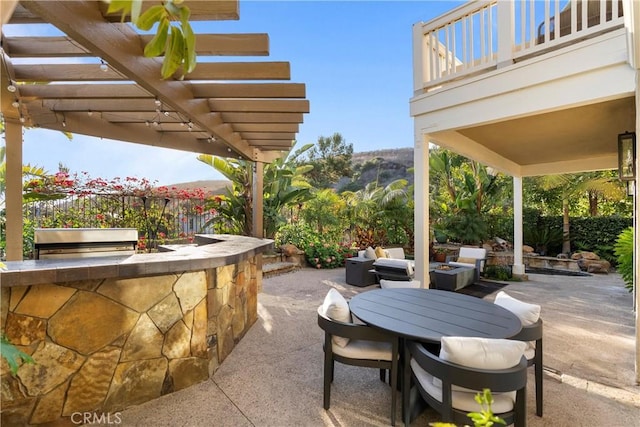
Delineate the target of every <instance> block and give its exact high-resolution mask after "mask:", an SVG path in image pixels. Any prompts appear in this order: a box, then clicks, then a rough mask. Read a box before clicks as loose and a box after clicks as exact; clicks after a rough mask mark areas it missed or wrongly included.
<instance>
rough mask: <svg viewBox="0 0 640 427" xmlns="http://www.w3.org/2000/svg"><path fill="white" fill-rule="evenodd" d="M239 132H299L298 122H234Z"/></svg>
mask: <svg viewBox="0 0 640 427" xmlns="http://www.w3.org/2000/svg"><path fill="white" fill-rule="evenodd" d="M233 127H234V129H235V130H236V131H237V132H294V133H297V132H298V130H299V128H300V126H299V124H298V123H234V125H233Z"/></svg>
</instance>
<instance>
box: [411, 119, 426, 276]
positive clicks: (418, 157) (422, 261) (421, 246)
mask: <svg viewBox="0 0 640 427" xmlns="http://www.w3.org/2000/svg"><path fill="white" fill-rule="evenodd" d="M414 135H415V146H414V149H413V165H414V168H413V169H414V201H415V207H414V234H415V254H414V255H415V262H416V268H415V278H416V280H419V281H420V283H421V284H422V287H423V288H428V287H429V137H428V135H423V134H422V131H421V130H420V129H418V128H416V129H414Z"/></svg>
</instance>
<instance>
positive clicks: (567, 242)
mask: <svg viewBox="0 0 640 427" xmlns="http://www.w3.org/2000/svg"><path fill="white" fill-rule="evenodd" d="M562 252H563V253H565V254H569V253H571V239H570V236H569V199H566V198H565V199H562Z"/></svg>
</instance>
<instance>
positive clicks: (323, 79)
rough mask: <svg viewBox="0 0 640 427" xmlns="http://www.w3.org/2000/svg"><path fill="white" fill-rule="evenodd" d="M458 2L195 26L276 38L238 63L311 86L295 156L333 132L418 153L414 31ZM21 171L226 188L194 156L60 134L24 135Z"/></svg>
mask: <svg viewBox="0 0 640 427" xmlns="http://www.w3.org/2000/svg"><path fill="white" fill-rule="evenodd" d="M460 3H461V2H454V1H374V2H371V1H349V2H338V1H320V2H316V1H281V2H272V1H246V0H241V1H240V19H239V20H238V21H220V22H214V23H210V22H209V23H206V24H203V23H195V24H194V29H195V31H196V32H213V33H215V32H220V33H232V32H256V33H263V32H266V33H268V34H269V38H270V52H271V53H270V55H269V56H268V57H259V58H240V57H238V58H233V60H247V61H250V60H258V61H289V62H290V64H291V81H292V82H298V83H305V84H306V88H307V99H308V100H309V101H310V104H311V112H310V113H309V114H305V116H304V123H303V124H302V125H301V126H300V131H299V133H298V135H297V141H298V146H300V145H302V144H304V143H314V142H316V141H317V140H318V137H320V136H330V135H332V134H333V133H334V132H339V133H341V134H342V136H343V137H344V139H345V140H346V141H347V142H348V143H351V144H353V148H354V151H356V152H360V151H371V150H377V149H385V148H399V147H411V146H412V145H413V122H412V119H411V118H410V116H409V99H410V97H411V95H412V91H413V88H412V85H413V83H412V81H413V77H412V56H411V55H412V53H411V51H412V45H411V39H412V25H413V24H414V23H416V22H419V21H429V20H431V19H433V18H435V17H437V16H439V15H441V14H442V13H443V12H446V11H448V10H451V9H453V8H455V7H456V6H457V5H459V4H460ZM24 141H25V142H24V150H23V153H24V154H23V156H24V159H23V160H24V163H29V164H31V165H33V166H41V167H44V168H45V169H46V170H47V171H49V172H54V171H56V170H57V169H58V164H59V163H60V162H62V163H63V164H64V165H65V166H67V167H68V168H69V169H70V170H71V171H72V172H82V171H86V172H89V174H90V175H91V176H94V177H98V176H100V177H104V178H113V177H116V176H120V177H123V176H127V175H128V176H137V177H140V178H143V177H144V178H148V179H150V180H152V181H157V182H158V184H162V185H166V184H172V183H180V182H188V181H196V180H205V179H222V177H221V175H219V174H218V173H217V172H216V171H215V170H214V169H213V168H211V167H209V166H207V165H205V164H203V163H201V162H199V161H198V160H196V157H197V155H196V154H195V153H186V152H179V151H174V150H165V149H159V148H156V147H146V146H143V145H139V144H131V143H125V142H119V141H111V140H100V139H98V138H92V137H85V136H82V135H74V138H73V140H72V141H69V140H68V139H67V138H66V137H65V136H64V135H62V134H60V133H59V132H51V131H45V130H37V129H30V130H26V132H25V139H24Z"/></svg>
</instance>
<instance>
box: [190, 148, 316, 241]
mask: <svg viewBox="0 0 640 427" xmlns="http://www.w3.org/2000/svg"><path fill="white" fill-rule="evenodd" d="M312 145H313V144H307V145H305V146H303V147H301V148H300V149H298V150H296V151H294V152H291V153H290V154H289V155H288V156H287V157H284V158H279V159H277V160H275V161H273V162H272V163H269V164H266V165H265V167H264V171H263V195H264V198H263V200H264V207H263V209H264V210H263V214H264V228H265V230H264V231H265V236H266V237H268V238H272V237H273V236H274V235H275V233H276V231H277V228H278V226H279V224H281V223H282V222H283V221H284V218H283V216H282V209H283V208H284V207H285V206H290V205H297V204H299V203H302V202H304V201H305V200H308V199H309V198H310V197H312V194H311V191H310V189H311V185H310V184H309V182H308V181H307V180H306V178H305V174H306V173H307V172H309V171H310V170H311V169H312V168H313V166H311V165H305V164H300V163H299V162H298V157H299V156H300V155H301V154H302V153H304V152H305V151H306V150H308V149H309V148H311V147H312ZM198 160H200V161H201V162H203V163H206V164H208V165H210V166H212V167H214V168H215V169H216V170H217V171H218V172H220V173H222V174H223V175H224V176H225V177H226V178H227V179H228V180H230V181H231V182H232V189H231V190H227V194H226V195H225V197H224V199H223V200H222V203H221V204H218V205H216V206H215V208H216V209H217V210H218V213H219V214H220V215H219V216H217V217H215V218H214V220H213V221H220V220H221V219H224V220H226V221H228V223H229V224H230V225H231V228H232V231H233V232H236V233H240V234H244V235H247V236H249V235H251V234H252V232H253V230H252V228H253V224H252V217H253V206H252V202H253V193H252V178H253V162H249V161H246V160H238V159H229V158H227V159H222V158H220V157H214V156H211V155H209V154H202V155H200V156H198ZM207 225H208V224H207Z"/></svg>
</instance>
